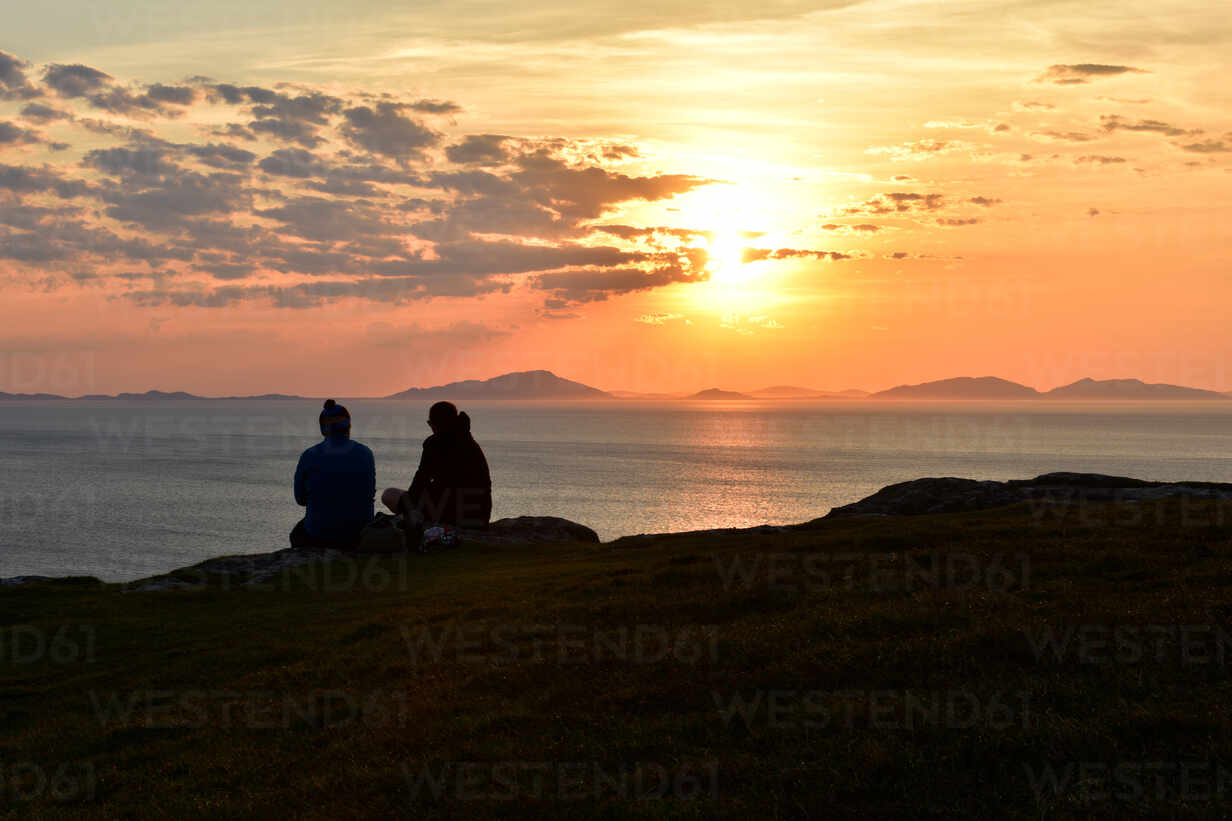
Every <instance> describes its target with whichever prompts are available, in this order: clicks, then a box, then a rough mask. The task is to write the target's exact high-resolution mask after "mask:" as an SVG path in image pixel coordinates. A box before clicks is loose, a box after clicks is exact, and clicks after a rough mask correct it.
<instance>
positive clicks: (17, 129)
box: [0, 120, 42, 146]
mask: <svg viewBox="0 0 1232 821" xmlns="http://www.w3.org/2000/svg"><path fill="white" fill-rule="evenodd" d="M38 142H42V138H41V137H40V136H39V133H38V132H37V131H31V130H30V129H28V128H22V127H21V126H18V125H14V124H13V123H10V122H6V121H4V120H0V146H2V145H29V144H30V143H38Z"/></svg>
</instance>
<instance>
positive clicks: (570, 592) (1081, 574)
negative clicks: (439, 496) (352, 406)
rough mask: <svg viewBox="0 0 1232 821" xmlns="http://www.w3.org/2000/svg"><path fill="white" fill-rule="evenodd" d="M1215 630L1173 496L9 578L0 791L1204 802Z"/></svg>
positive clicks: (1210, 545)
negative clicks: (148, 588) (62, 579)
mask: <svg viewBox="0 0 1232 821" xmlns="http://www.w3.org/2000/svg"><path fill="white" fill-rule="evenodd" d="M1230 614H1232V510H1229V509H1228V507H1227V506H1226V505H1224V506H1222V507H1219V506H1217V505H1216V503H1213V502H1206V503H1199V502H1195V501H1178V500H1171V501H1169V502H1165V503H1160V504H1157V505H1149V506H1144V505H1132V506H1117V505H1087V506H1082V507H1071V508H1064V509H1062V508H1057V509H1051V508H1041V507H1035V508H1033V507H1030V506H1028V505H1019V506H1016V507H1012V508H1005V509H1001V510H995V511H984V512H978V513H967V514H949V515H940V516H927V517H915V518H905V519H903V518H869V519H847V520H829V521H825V522H818V523H814V524H813V525H811V526H810V527H808V528H805V529H799V530H794V531H790V532H784V533H777V534H756V535H751V534H733V535H718V536H696V535H694V536H664V537H660V538H656V539H651V540H639V541H634V540H630V541H627V542H620V541H618V542H614V543H609V544H603V545H586V544H563V545H537V546H533V547H516V548H512V547H493V546H485V545H468V546H465V547H463V548H461V549H458V550H456V551H453V552H451V553H448V554H442V555H438V556H432V557H408V558H389V557H373V558H371V559H369V558H357V559H353V560H348V561H344V562H342V563H339V564H337V565H333V566H329V567H326V568H316V569H311V570H300V571H293V572H291V573H289V574H288V575H287V576H284V577H283V578H281V579H279V580H278V581H277V582H275V583H271V584H270V585H267V586H266V587H265V588H263V589H259V590H251V589H237V588H233V587H229V586H228V585H226V584H225V583H224V582H223V580H218V583H217V584H216V586H215V587H214V588H212V589H209V590H205V591H197V592H163V593H124V592H121V591H120V589H119V587H118V586H111V585H107V586H102V587H97V586H90V585H86V584H80V583H77V584H64V585H60V586H54V585H51V586H31V587H27V588H15V589H8V590H4V591H0V662H2V663H0V680H2V682H3V692H4V696H3V701H2V702H0V713H2V720H3V727H4V731H3V733H2V735H0V807H2V808H3V811H4V816H5V817H13V818H41V819H56V818H99V819H103V818H108V819H110V818H146V817H154V816H168V817H177V818H205V817H210V818H215V817H227V818H262V817H269V816H280V817H295V818H322V819H325V818H328V819H347V818H387V817H408V818H441V819H445V818H467V819H471V818H488V817H490V818H542V817H545V816H550V817H562V818H612V819H623V818H748V817H758V818H766V819H773V818H869V817H891V816H896V817H910V818H956V817H957V818H964V817H969V818H989V817H1005V818H1024V819H1025V818H1035V819H1038V818H1089V817H1098V818H1122V817H1126V816H1132V815H1146V816H1151V815H1156V816H1159V817H1170V818H1220V817H1227V816H1228V815H1229V807H1230V806H1232V769H1225V768H1232V740H1230V736H1229V729H1230V725H1232V722H1230V717H1232V713H1230V710H1229V701H1228V697H1227V696H1228V695H1229V693H1230V692H1232V687H1230V682H1232V678H1230V677H1229V675H1228V671H1229V667H1228V663H1229V660H1228V659H1225V658H1224V656H1225V651H1232V639H1230V638H1229V635H1230V633H1229V631H1230V629H1232V628H1229V627H1228V622H1229V615H1230ZM1067 637H1068V638H1067ZM1066 641H1068V643H1065V642H1066ZM1049 773H1051V776H1050V775H1049ZM1050 778H1051V779H1053V780H1051V781H1050V780H1049V779H1050Z"/></svg>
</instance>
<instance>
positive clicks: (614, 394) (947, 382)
mask: <svg viewBox="0 0 1232 821" xmlns="http://www.w3.org/2000/svg"><path fill="white" fill-rule="evenodd" d="M384 398H386V399H420V400H437V399H458V400H472V399H475V400H478V399H643V400H668V399H681V400H691V399H700V400H706V399H721V400H758V399H760V400H767V399H773V400H779V399H781V400H792V399H863V398H868V399H1002V400H1005V399H1076V400H1105V399H1108V400H1113V399H1132V400H1141V399H1232V393H1219V392H1217V391H1208V390H1203V389H1201V388H1187V387H1184V386H1182V385H1167V384H1160V383H1147V382H1143V381H1142V380H1140V379H1079V380H1078V381H1077V382H1073V383H1071V384H1069V385H1063V386H1061V387H1059V388H1053V389H1052V390H1050V391H1043V392H1041V391H1037V390H1036V389H1035V388H1031V387H1028V386H1026V385H1020V384H1018V383H1017V382H1011V381H1009V380H1007V379H1001V378H999V377H995V376H981V377H971V376H960V377H956V378H954V379H940V380H937V381H935V382H924V383H921V384H919V385H899V386H898V387H894V388H890V389H889V390H884V391H879V392H877V393H872V394H869V393H866V392H865V391H859V390H845V391H819V390H813V389H812V388H801V387H798V386H796V385H772V386H770V387H766V388H759V389H758V390H754V391H747V392H742V391H730V390H725V389H722V388H707V389H706V390H703V391H698V392H697V393H692V394H681V393H638V392H635V391H611V392H609V391H602V390H599V389H598V388H593V387H591V386H590V385H584V384H582V383H581V382H574V381H573V380H571V379H564V378H562V377H559V376H557V375H556V374H554V373H552V372H551V371H546V370H536V371H517V372H514V373H506V374H502V375H501V376H495V377H493V378H491V379H467V380H463V381H461V382H450V383H449V384H448V385H437V386H434V387H430V388H409V389H407V390H404V391H400V392H398V393H395V394H391V395H389V396H387V397H384ZM184 399H198V400H214V399H232V400H248V401H256V400H266V399H288V400H307V399H309V397H303V396H296V395H293V394H286V393H265V394H259V395H256V396H198V395H196V394H192V393H186V392H184V391H171V392H168V391H146V392H145V393H117V394H99V393H93V394H87V395H85V396H77V397H70V396H60V395H58V394H53V393H4V392H0V401H5V400H42V401H48V400H64V401H75V400H128V401H161V400H184Z"/></svg>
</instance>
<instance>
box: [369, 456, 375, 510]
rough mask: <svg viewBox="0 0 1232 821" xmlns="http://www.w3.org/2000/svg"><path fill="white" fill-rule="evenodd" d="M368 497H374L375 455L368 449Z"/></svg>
mask: <svg viewBox="0 0 1232 821" xmlns="http://www.w3.org/2000/svg"><path fill="white" fill-rule="evenodd" d="M368 498H370V499H376V457H375V456H373V455H372V450H371V449H369V450H368Z"/></svg>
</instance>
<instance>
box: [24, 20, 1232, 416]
mask: <svg viewBox="0 0 1232 821" xmlns="http://www.w3.org/2000/svg"><path fill="white" fill-rule="evenodd" d="M62 5H63V6H64V7H65V8H58V10H57V12H56V13H55V14H53V13H51V12H49V11H45V10H42V9H40V8H37V7H31V9H30V10H29V11H25V12H15V13H12V14H10V15H6V33H5V34H3V35H0V52H3V54H0V276H2V277H3V278H4V280H5V285H6V290H5V298H4V301H3V303H0V390H8V391H22V392H36V391H50V392H56V393H66V394H79V393H86V392H115V391H124V390H145V389H148V388H153V387H157V388H162V389H167V390H175V389H180V390H189V391H193V392H196V393H202V394H214V395H217V394H234V393H253V392H266V391H277V392H288V393H303V394H309V395H324V394H334V395H340V396H347V395H383V394H387V393H391V392H393V391H396V390H401V389H403V388H406V387H410V386H413V385H429V384H438V383H441V382H447V381H452V380H455V379H463V378H482V377H489V376H494V375H496V374H499V373H502V372H506V371H510V370H525V369H532V368H548V369H551V370H553V371H555V372H556V373H558V374H559V375H562V376H566V377H569V378H572V379H577V380H580V381H583V382H586V383H589V384H592V385H596V386H598V387H601V388H606V389H612V390H622V389H624V390H642V391H690V390H697V389H700V388H705V387H711V386H715V385H718V386H722V387H726V388H730V389H745V390H748V389H755V388H758V387H762V386H765V385H771V384H796V385H803V386H807V387H813V388H819V389H843V388H849V387H860V388H865V389H880V388H884V387H888V386H890V385H894V384H898V383H903V382H920V381H924V380H929V379H938V378H944V377H949V376H957V375H964V374H966V375H984V374H995V375H999V376H1003V377H1006V378H1009V379H1014V380H1017V381H1021V382H1024V383H1026V384H1030V385H1033V386H1035V387H1038V388H1041V389H1047V388H1051V387H1054V386H1055V385H1058V384H1062V383H1065V382H1068V381H1072V380H1074V379H1077V378H1079V377H1082V376H1093V377H1097V378H1111V377H1125V376H1136V377H1140V378H1143V379H1146V380H1148V381H1164V382H1174V383H1180V384H1188V385H1194V386H1198V387H1208V388H1216V389H1220V390H1232V376H1230V373H1229V371H1230V368H1229V365H1230V363H1232V341H1230V340H1232V337H1230V336H1229V334H1228V333H1227V332H1226V328H1225V326H1226V324H1227V322H1226V318H1227V316H1228V308H1227V306H1228V305H1229V304H1232V279H1230V278H1229V270H1230V268H1229V261H1230V257H1232V254H1230V248H1232V245H1230V243H1229V239H1230V238H1232V220H1229V215H1230V214H1232V98H1230V94H1232V92H1229V88H1230V86H1229V84H1228V83H1227V81H1226V78H1227V76H1228V71H1229V69H1232V65H1230V63H1232V60H1230V59H1229V57H1228V56H1227V55H1229V54H1232V8H1230V7H1228V6H1227V5H1226V4H1223V5H1222V6H1221V5H1219V4H1210V3H1163V4H1161V3H1149V4H1148V3H1146V2H1129V3H1125V2H1096V3H1081V4H1077V3H1049V2H1021V3H1003V4H996V5H994V4H989V3H985V2H952V3H951V2H947V3H945V4H936V3H919V2H848V1H847V0H834V1H833V2H828V3H803V2H800V3H797V2H786V3H781V4H773V5H772V7H771V8H770V10H769V11H768V10H767V6H768V4H765V3H742V2H733V3H726V4H722V5H718V6H716V5H715V4H700V3H699V4H664V3H649V2H647V3H638V2H622V3H615V2H610V3H596V4H590V6H589V8H588V9H587V10H586V11H585V12H583V11H581V10H579V7H578V6H577V5H576V4H572V3H569V4H566V3H563V2H562V3H532V4H528V5H521V6H518V7H516V8H514V7H510V8H503V7H495V6H492V5H490V4H487V3H479V2H462V3H449V4H445V3H439V4H437V3H427V4H422V5H419V4H417V7H416V10H414V11H411V12H391V11H389V10H388V9H387V4H378V3H375V2H367V1H366V0H365V2H360V3H357V4H354V5H350V6H349V7H348V9H347V10H345V12H344V11H343V10H341V9H338V8H334V7H335V6H336V5H337V4H331V3H326V2H324V0H319V2H317V1H314V2H308V3H303V2H298V3H295V4H291V3H285V4H278V3H274V4H263V5H260V7H259V8H254V7H253V4H240V3H231V2H221V3H218V4H211V6H210V8H208V9H192V10H175V9H170V10H168V9H163V8H161V7H156V6H155V5H153V4H150V3H146V2H139V1H138V0H119V1H118V2H115V3H113V4H109V5H108V8H107V9H106V10H100V9H99V8H97V4H93V3H85V2H84V0H72V2H67V3H64V4H62ZM74 9H75V11H74ZM9 18H11V19H9Z"/></svg>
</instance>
